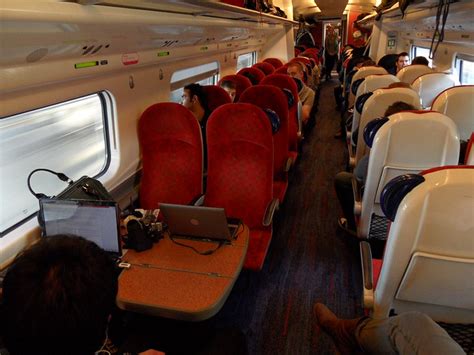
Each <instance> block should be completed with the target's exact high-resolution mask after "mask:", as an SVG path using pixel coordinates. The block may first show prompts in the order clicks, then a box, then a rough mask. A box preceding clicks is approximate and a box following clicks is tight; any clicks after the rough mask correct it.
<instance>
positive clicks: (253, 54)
mask: <svg viewBox="0 0 474 355" xmlns="http://www.w3.org/2000/svg"><path fill="white" fill-rule="evenodd" d="M249 54H250V55H251V60H250V61H251V64H250V65H249V66H247V67H245V66H242V67H240V68H239V58H240V57H242V56H245V55H249ZM255 63H257V51H251V52H246V53H242V54H239V55H238V57H237V65H236V67H235V71H236V72H238V71H239V70H241V69H243V68H249V67H251V66H252V65H254V64H255Z"/></svg>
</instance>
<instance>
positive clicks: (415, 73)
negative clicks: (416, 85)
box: [397, 64, 433, 84]
mask: <svg viewBox="0 0 474 355" xmlns="http://www.w3.org/2000/svg"><path fill="white" fill-rule="evenodd" d="M432 72H433V69H431V68H430V67H429V66H427V65H421V64H412V65H408V66H406V67H405V68H402V69H400V71H399V72H398V73H397V78H398V79H400V81H401V82H403V83H407V84H411V83H413V81H415V79H416V78H418V77H419V76H421V75H423V74H428V73H432Z"/></svg>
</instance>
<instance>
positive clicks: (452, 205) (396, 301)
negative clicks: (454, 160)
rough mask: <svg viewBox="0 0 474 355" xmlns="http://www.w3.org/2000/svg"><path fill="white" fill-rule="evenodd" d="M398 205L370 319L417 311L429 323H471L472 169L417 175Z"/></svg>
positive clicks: (473, 271) (473, 270)
mask: <svg viewBox="0 0 474 355" xmlns="http://www.w3.org/2000/svg"><path fill="white" fill-rule="evenodd" d="M422 176H423V178H424V180H425V181H424V182H422V183H421V184H419V185H418V186H416V187H415V188H414V189H413V190H412V191H411V192H409V193H408V194H407V195H406V196H405V197H404V198H403V200H402V202H401V203H400V205H399V207H398V210H397V214H396V216H395V220H394V222H393V223H392V224H391V226H390V233H389V237H388V240H387V245H386V247H385V255H384V259H383V264H382V269H381V272H380V277H379V280H378V283H377V286H376V288H375V293H374V316H375V317H376V318H386V317H388V315H389V313H390V311H391V310H394V311H395V313H398V314H400V313H402V312H406V311H414V310H416V311H419V312H423V313H426V314H427V315H429V316H430V317H431V318H433V319H434V320H435V321H443V322H449V323H472V320H473V319H474V290H473V285H472V275H474V244H473V242H472V237H473V235H474V219H473V218H472V211H473V210H474V167H462V166H456V167H445V168H438V169H431V170H429V171H427V172H424V173H422Z"/></svg>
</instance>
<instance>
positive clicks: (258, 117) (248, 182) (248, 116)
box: [204, 103, 273, 229]
mask: <svg viewBox="0 0 474 355" xmlns="http://www.w3.org/2000/svg"><path fill="white" fill-rule="evenodd" d="M207 151H208V168H207V173H208V175H207V188H206V196H205V199H204V205H205V206H208V207H223V208H225V212H226V214H227V216H230V217H236V218H241V219H242V220H243V222H244V223H245V224H246V225H247V226H248V227H249V228H251V229H252V228H259V227H262V222H263V217H264V215H265V211H266V208H267V205H268V204H269V203H270V201H271V200H272V194H273V139H272V129H271V125H270V121H269V120H268V118H267V116H266V115H265V113H264V112H263V111H262V109H260V108H259V107H257V106H255V105H252V104H246V103H236V104H227V105H223V106H221V107H219V108H218V109H216V110H215V111H214V112H213V113H212V114H211V116H210V117H209V120H208V122H207Z"/></svg>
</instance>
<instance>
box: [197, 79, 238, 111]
mask: <svg viewBox="0 0 474 355" xmlns="http://www.w3.org/2000/svg"><path fill="white" fill-rule="evenodd" d="M203 90H204V93H205V94H206V99H207V107H208V108H209V110H210V111H211V112H212V111H214V110H215V109H216V108H218V107H219V106H221V105H224V104H230V103H231V102H232V100H231V98H230V96H229V94H228V93H227V91H225V90H224V89H223V88H221V87H220V86H217V85H205V86H203Z"/></svg>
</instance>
